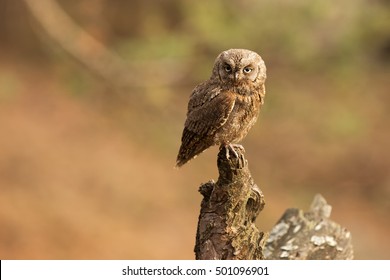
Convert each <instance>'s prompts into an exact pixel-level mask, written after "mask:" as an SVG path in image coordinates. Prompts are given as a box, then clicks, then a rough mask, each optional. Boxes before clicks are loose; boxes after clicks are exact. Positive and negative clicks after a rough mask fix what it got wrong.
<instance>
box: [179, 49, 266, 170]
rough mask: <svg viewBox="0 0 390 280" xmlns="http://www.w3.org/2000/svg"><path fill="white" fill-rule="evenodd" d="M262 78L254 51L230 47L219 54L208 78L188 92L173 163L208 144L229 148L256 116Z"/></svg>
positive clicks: (261, 65)
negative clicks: (189, 94)
mask: <svg viewBox="0 0 390 280" xmlns="http://www.w3.org/2000/svg"><path fill="white" fill-rule="evenodd" d="M265 79H266V67H265V64H264V61H263V60H262V59H261V57H260V56H259V55H258V54H257V53H255V52H252V51H249V50H244V49H230V50H227V51H224V52H222V53H221V54H219V56H218V57H217V59H216V60H215V64H214V68H213V72H212V75H211V77H210V79H208V80H207V81H205V82H203V83H201V84H199V85H198V86H196V87H195V89H194V90H193V92H192V94H191V97H190V100H189V102H188V111H187V119H186V121H185V124H184V130H183V135H182V139H181V141H182V143H181V146H180V150H179V154H178V156H177V161H176V166H178V167H179V166H182V165H183V164H185V163H186V162H187V161H189V160H191V159H193V158H194V157H196V156H197V155H198V154H200V153H201V152H203V151H204V150H206V149H207V148H209V147H210V146H213V145H220V146H221V147H223V146H227V147H230V148H231V145H234V144H236V143H238V142H239V141H241V140H242V139H243V138H244V137H245V136H246V135H247V133H248V131H249V129H250V128H251V127H252V126H253V125H254V123H255V122H256V120H257V117H258V115H259V111H260V106H261V105H262V104H263V102H264V96H265V87H264V82H265Z"/></svg>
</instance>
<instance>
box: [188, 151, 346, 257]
mask: <svg viewBox="0 0 390 280" xmlns="http://www.w3.org/2000/svg"><path fill="white" fill-rule="evenodd" d="M243 152H244V150H243V148H239V147H234V150H233V151H230V150H226V148H222V149H221V150H220V152H219V154H218V161H217V162H218V170H219V178H218V181H217V182H214V181H209V182H207V183H205V184H202V185H201V186H200V188H199V192H200V193H201V194H202V195H203V200H202V203H201V210H200V215H199V220H198V228H197V234H196V244H195V249H194V251H195V257H196V259H199V260H260V259H352V258H353V249H352V242H351V234H350V232H349V231H347V230H346V229H345V228H343V227H341V226H340V225H338V224H337V223H335V222H333V221H331V220H330V219H329V216H330V212H331V206H330V205H328V204H327V203H326V201H325V199H324V198H323V197H322V196H321V195H316V196H315V198H314V201H313V203H312V206H311V208H310V210H309V211H308V212H305V213H304V212H303V211H302V210H299V209H288V210H287V211H286V212H285V214H284V215H283V216H282V218H281V219H280V220H279V221H278V223H277V224H276V225H275V226H274V228H273V229H272V230H271V233H270V234H269V236H268V234H265V233H263V232H261V231H259V230H258V229H257V227H256V226H255V221H256V218H257V216H258V214H259V213H260V212H261V210H262V209H263V208H264V206H265V200H264V195H263V193H262V191H261V190H260V189H259V187H258V186H257V185H256V184H255V183H254V181H253V179H252V177H251V174H250V171H249V168H248V162H247V160H246V159H245V158H244V156H243Z"/></svg>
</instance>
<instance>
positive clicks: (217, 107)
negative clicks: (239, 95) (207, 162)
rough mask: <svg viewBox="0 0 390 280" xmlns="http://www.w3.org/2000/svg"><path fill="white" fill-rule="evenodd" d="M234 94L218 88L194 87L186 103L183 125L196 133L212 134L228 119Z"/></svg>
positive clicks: (232, 105) (233, 101)
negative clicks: (201, 88)
mask: <svg viewBox="0 0 390 280" xmlns="http://www.w3.org/2000/svg"><path fill="white" fill-rule="evenodd" d="M235 99H236V98H235V96H234V94H233V93H230V92H229V91H222V90H221V89H220V88H214V89H211V90H208V91H207V90H203V91H202V90H199V91H197V88H195V90H194V93H193V94H192V96H191V99H190V102H189V103H188V112H187V119H186V122H185V125H184V126H185V127H186V128H187V129H188V130H190V131H192V132H194V133H197V134H198V135H202V136H207V135H213V134H214V133H215V131H216V130H217V129H218V128H220V127H221V126H222V125H223V124H224V123H225V122H226V121H227V119H228V117H229V115H230V113H231V111H232V110H233V107H234V103H235Z"/></svg>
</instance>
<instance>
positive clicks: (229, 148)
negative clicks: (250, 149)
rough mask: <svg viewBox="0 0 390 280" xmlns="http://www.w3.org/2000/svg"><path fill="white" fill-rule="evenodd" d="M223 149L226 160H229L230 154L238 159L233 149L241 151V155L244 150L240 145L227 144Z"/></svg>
mask: <svg viewBox="0 0 390 280" xmlns="http://www.w3.org/2000/svg"><path fill="white" fill-rule="evenodd" d="M225 148H226V158H227V159H230V152H232V153H233V155H234V156H235V157H236V158H239V156H238V153H237V152H236V150H235V149H239V150H241V151H242V152H243V153H245V149H244V147H243V146H242V145H240V144H228V145H225Z"/></svg>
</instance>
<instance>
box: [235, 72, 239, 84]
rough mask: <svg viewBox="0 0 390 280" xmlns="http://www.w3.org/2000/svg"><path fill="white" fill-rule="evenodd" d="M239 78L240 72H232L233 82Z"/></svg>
mask: <svg viewBox="0 0 390 280" xmlns="http://www.w3.org/2000/svg"><path fill="white" fill-rule="evenodd" d="M239 79H240V73H239V72H238V71H237V72H236V73H234V82H235V83H238V80H239Z"/></svg>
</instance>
